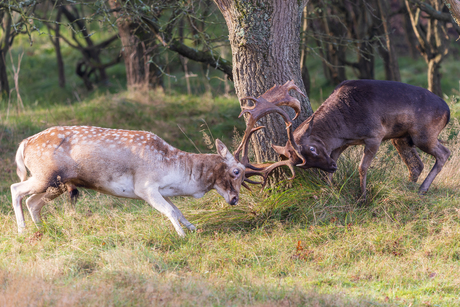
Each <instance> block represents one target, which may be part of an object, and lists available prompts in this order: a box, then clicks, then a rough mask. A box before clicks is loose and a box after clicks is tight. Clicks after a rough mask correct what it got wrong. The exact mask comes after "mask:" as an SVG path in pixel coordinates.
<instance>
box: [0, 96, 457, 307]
mask: <svg viewBox="0 0 460 307" xmlns="http://www.w3.org/2000/svg"><path fill="white" fill-rule="evenodd" d="M107 97H110V99H111V102H110V104H107V106H108V107H107V108H106V110H105V112H102V111H98V110H99V108H100V107H99V104H100V103H102V101H104V99H107ZM154 97H157V96H154ZM134 99H135V97H131V98H129V97H128V96H124V95H119V96H118V95H115V96H105V97H103V96H101V97H100V98H95V100H93V101H88V102H84V103H83V104H81V105H79V106H73V107H74V112H73V113H72V114H73V115H72V116H73V117H72V118H71V120H74V121H75V124H80V123H85V120H87V121H88V123H91V118H93V117H92V116H94V114H92V113H97V112H100V113H99V114H100V115H101V118H103V119H104V121H103V123H105V125H107V126H110V125H111V124H113V125H115V124H116V123H117V122H118V123H119V124H120V125H123V126H127V127H130V128H133V129H135V128H136V127H138V129H145V128H144V127H146V126H149V125H151V123H150V122H149V112H152V113H151V114H154V113H155V111H150V106H149V104H144V103H142V101H135V100H134ZM145 99H147V98H145ZM148 99H150V98H148ZM155 99H156V98H155ZM168 99H171V98H168V97H166V96H165V97H161V96H160V97H159V98H158V101H157V102H155V101H153V103H154V104H158V105H159V109H158V110H159V111H158V113H159V114H163V113H161V112H166V111H162V110H161V108H167V106H166V104H164V106H163V105H162V104H161V103H160V102H161V101H168ZM182 99H183V100H182ZM200 99H201V100H204V101H205V103H206V98H200ZM185 100H187V97H186V96H184V97H183V98H177V100H171V101H170V102H169V103H170V104H171V105H172V108H174V109H176V110H178V112H177V114H181V112H183V114H188V113H187V112H188V111H187V110H186V108H189V107H190V108H191V107H192V106H193V98H191V99H189V100H187V101H188V102H187V103H185V102H183V101H185ZM126 101H127V102H126ZM211 101H213V100H210V102H209V103H211ZM181 103H185V106H183V107H184V108H185V110H184V111H181V110H180V107H181V106H180V104H181ZM226 103H227V102H226V101H221V102H219V103H218V104H217V106H216V107H217V108H223V107H225V105H226ZM188 104H191V105H190V106H189V105H188ZM133 107H136V108H140V109H141V110H143V112H144V113H145V114H135V116H140V117H139V118H141V119H142V121H139V126H136V122H135V121H133V120H131V119H130V118H123V117H122V116H121V115H119V114H124V113H128V112H134V111H133V110H131V109H132V108H133ZM70 109H71V106H67V107H64V106H62V107H60V108H56V109H55V110H53V111H52V112H49V113H47V112H46V111H45V110H39V109H38V110H36V112H35V111H34V110H28V111H27V110H26V112H25V113H23V114H21V115H20V116H17V117H11V120H12V121H11V122H10V123H8V125H6V126H5V128H6V130H5V131H7V132H5V134H4V136H5V137H4V138H3V139H2V142H3V143H2V145H4V146H2V148H10V149H11V150H5V151H2V159H3V161H9V162H11V163H12V155H14V150H15V146H16V145H15V144H14V143H15V142H18V141H19V139H20V138H21V137H23V136H24V134H27V133H28V132H27V131H30V132H31V133H32V132H35V130H37V129H41V127H42V126H41V125H43V126H48V125H51V124H60V123H61V122H60V121H59V120H58V121H57V122H53V123H50V122H48V121H46V118H48V119H49V118H56V119H59V118H62V117H64V114H66V112H69V110H70ZM197 109H198V111H199V110H200V108H199V107H198V108H197ZM141 113H142V112H141ZM46 114H48V115H46ZM67 114H70V113H67ZM85 114H86V115H85ZM102 115H103V116H102ZM46 116H48V117H46ZM69 116H70V115H69ZM152 116H153V115H152ZM160 116H163V115H160ZM181 116H185V115H181ZM153 117H154V116H153ZM163 117H164V118H165V122H163V123H162V124H163V125H167V123H166V122H167V116H166V115H165V116H163ZM154 120H155V119H152V121H154ZM176 120H178V121H180V119H178V118H176ZM43 121H45V122H43ZM143 125H145V126H143ZM19 127H29V128H28V129H30V130H26V129H25V130H24V131H22V130H21V129H23V128H21V129H20V128H19ZM210 127H211V130H212V129H213V128H212V125H210ZM189 129H190V130H191V129H192V128H189ZM152 130H154V129H152ZM20 131H22V132H20ZM458 131H459V124H458V122H457V120H455V119H453V120H452V121H451V123H450V124H449V126H448V127H447V128H446V129H445V130H444V131H443V133H442V135H441V139H443V140H444V141H446V142H447V143H446V146H447V147H449V148H450V149H451V151H452V156H451V158H450V159H449V161H448V163H447V164H446V165H445V167H444V169H443V171H442V172H441V173H440V174H439V176H438V177H437V179H436V180H435V181H434V183H433V185H432V187H431V188H430V190H429V191H428V193H427V194H426V195H424V196H420V195H418V193H417V191H418V187H419V184H420V182H421V181H422V180H423V179H424V177H425V176H426V175H427V173H428V171H429V170H430V169H431V167H432V165H433V164H434V159H433V158H432V157H431V156H427V155H425V154H421V156H422V159H423V161H424V163H425V170H424V172H423V174H422V175H421V177H420V179H419V183H417V184H414V183H410V182H409V181H408V180H407V177H408V171H407V169H406V167H405V166H404V165H403V164H402V162H401V160H400V158H399V156H398V154H397V152H396V151H395V149H394V148H393V147H392V145H391V143H389V142H387V143H384V144H383V145H382V146H381V148H380V150H379V152H378V155H377V157H376V158H375V160H374V161H373V164H372V168H371V169H370V171H369V177H368V199H367V202H366V203H361V202H358V199H359V193H360V188H359V176H358V172H357V167H358V163H359V160H360V158H361V154H362V148H361V147H355V148H351V149H349V150H347V151H346V152H345V153H344V155H343V156H342V157H341V159H339V161H338V163H339V170H338V171H337V172H336V174H334V183H333V184H332V185H328V184H326V183H325V180H324V179H323V174H322V173H321V172H318V171H306V172H298V174H297V178H296V180H294V182H292V183H291V184H290V185H289V184H283V183H281V184H280V185H279V186H278V187H274V188H272V190H263V191H262V190H260V189H259V188H257V187H255V188H254V189H253V191H252V192H250V191H246V190H244V191H243V193H242V195H241V200H240V203H239V205H238V206H235V207H231V206H228V205H227V204H226V203H225V201H224V200H223V199H222V197H220V196H219V195H218V194H217V193H216V192H210V193H208V194H207V195H206V196H205V197H203V198H202V199H198V200H197V199H192V198H185V197H179V198H176V199H175V200H174V202H175V203H176V204H177V205H178V207H179V208H180V209H181V210H182V212H183V213H184V215H185V216H186V217H187V218H188V219H189V220H190V221H191V222H192V223H194V224H195V225H196V226H197V228H198V231H197V232H195V233H190V232H188V233H187V236H186V238H185V239H181V238H179V237H178V236H177V234H176V233H175V230H174V228H173V227H172V225H171V223H170V221H169V220H168V219H167V218H165V217H164V216H162V215H161V214H159V213H158V212H157V211H155V210H154V209H152V208H151V207H150V206H149V205H148V204H146V203H145V202H143V201H134V200H126V199H120V198H114V197H110V196H106V195H103V194H99V193H95V192H92V191H84V190H82V191H81V197H80V199H79V201H78V202H77V204H76V205H75V206H74V207H73V206H71V205H70V203H69V201H68V199H67V197H66V196H62V197H60V198H58V199H56V200H55V201H53V202H52V203H49V204H47V205H46V206H45V207H44V209H43V211H42V213H43V216H44V227H43V228H42V229H41V230H40V231H38V229H36V228H35V226H34V224H33V222H32V221H31V219H30V217H29V216H28V214H27V212H25V213H26V214H25V215H26V224H27V226H28V229H27V231H26V233H25V234H24V235H17V229H16V221H15V217H14V213H13V210H12V208H11V196H10V193H9V191H8V186H9V184H11V183H12V182H17V181H18V179H17V178H16V175H15V173H14V165H13V164H11V165H8V166H2V167H3V168H4V169H3V171H2V186H3V192H1V193H0V232H1V233H2V236H0V280H1V284H2V285H3V286H2V287H1V288H0V304H1V305H4V304H5V303H4V302H7V303H8V304H13V305H17V306H21V305H36V306H43V305H44V306H66V305H68V306H75V305H82V306H100V305H128V306H130V305H132V306H135V305H148V304H150V305H151V304H153V305H168V306H171V305H173V306H178V305H190V306H192V305H204V306H224V305H225V306H227V305H235V306H241V305H256V306H266V305H283V306H284V305H289V304H290V305H298V306H303V305H310V306H357V305H360V306H374V305H403V306H407V305H410V304H412V306H418V305H422V306H423V305H437V306H454V305H458V304H459V303H460V300H459V297H460V290H459V289H460V278H459V277H458V274H457V272H458V271H459V269H460V264H459V263H460V262H459V259H460V243H459V242H460V224H459V221H460V213H459V212H460V201H459V200H458V199H459V192H458V186H459V175H458V172H459V163H460V153H459V149H458V148H460V146H459V139H458ZM213 133H214V134H215V132H213ZM6 136H7V137H6ZM165 138H166V137H165ZM197 138H199V136H194V137H193V138H192V139H194V140H196V139H197ZM230 143H231V142H230ZM203 146H204V145H203Z"/></svg>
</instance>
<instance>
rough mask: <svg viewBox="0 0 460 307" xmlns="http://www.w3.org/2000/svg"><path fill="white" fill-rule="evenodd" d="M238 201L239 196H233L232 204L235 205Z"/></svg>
mask: <svg viewBox="0 0 460 307" xmlns="http://www.w3.org/2000/svg"><path fill="white" fill-rule="evenodd" d="M237 203H238V196H235V197H233V198H232V200H231V201H230V205H232V206H234V205H236V204H237Z"/></svg>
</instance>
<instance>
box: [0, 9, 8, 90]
mask: <svg viewBox="0 0 460 307" xmlns="http://www.w3.org/2000/svg"><path fill="white" fill-rule="evenodd" d="M5 18H6V20H5V21H4V19H5ZM3 25H5V26H4V27H3ZM10 27H11V15H9V14H7V13H5V12H2V11H0V28H3V37H1V40H0V97H5V98H6V97H8V95H9V93H10V85H9V84H8V74H7V71H6V54H7V52H8V50H9V48H10V38H11V37H10V35H9V34H10Z"/></svg>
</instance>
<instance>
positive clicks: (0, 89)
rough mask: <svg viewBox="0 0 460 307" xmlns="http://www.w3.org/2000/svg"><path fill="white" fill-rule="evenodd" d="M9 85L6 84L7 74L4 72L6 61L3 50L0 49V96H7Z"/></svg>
mask: <svg viewBox="0 0 460 307" xmlns="http://www.w3.org/2000/svg"><path fill="white" fill-rule="evenodd" d="M9 92H10V85H9V84H8V74H7V73H6V61H5V55H4V53H3V50H2V49H0V97H5V98H6V97H8V93H9Z"/></svg>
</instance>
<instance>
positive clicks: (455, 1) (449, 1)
mask: <svg viewBox="0 0 460 307" xmlns="http://www.w3.org/2000/svg"><path fill="white" fill-rule="evenodd" d="M444 3H445V4H446V6H447V8H448V9H449V11H450V13H451V14H452V19H453V20H454V22H455V23H456V24H457V25H458V26H460V1H459V0H444ZM459 34H460V33H459Z"/></svg>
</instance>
